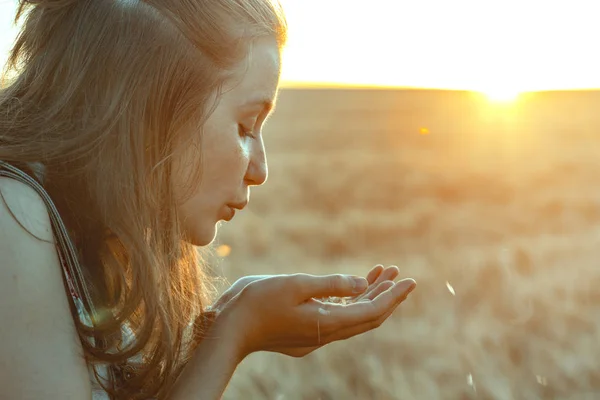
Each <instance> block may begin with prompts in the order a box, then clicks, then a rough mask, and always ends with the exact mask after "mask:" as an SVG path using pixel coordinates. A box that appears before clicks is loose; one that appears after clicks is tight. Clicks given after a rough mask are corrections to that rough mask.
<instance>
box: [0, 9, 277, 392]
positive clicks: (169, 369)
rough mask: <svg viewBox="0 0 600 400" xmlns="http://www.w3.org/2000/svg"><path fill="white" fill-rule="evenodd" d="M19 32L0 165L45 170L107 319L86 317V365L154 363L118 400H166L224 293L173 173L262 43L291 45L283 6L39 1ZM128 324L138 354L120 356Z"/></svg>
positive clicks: (7, 82) (0, 136)
mask: <svg viewBox="0 0 600 400" xmlns="http://www.w3.org/2000/svg"><path fill="white" fill-rule="evenodd" d="M19 21H21V22H22V29H21V31H20V33H19V35H18V37H17V40H16V42H15V44H14V47H13V48H12V50H11V53H10V55H9V59H8V63H7V65H6V68H5V71H4V76H3V80H2V85H1V86H2V87H3V89H2V90H1V91H0V160H3V161H6V162H8V163H12V164H13V165H16V166H20V167H22V168H24V169H26V168H27V166H29V165H32V163H41V164H43V166H44V168H45V173H44V175H45V176H44V180H43V185H44V187H45V189H46V190H47V191H48V193H49V194H50V196H51V198H52V199H53V201H54V203H55V204H56V206H57V209H58V210H59V212H60V214H61V216H62V217H63V219H64V221H65V224H66V226H67V228H68V230H69V234H70V236H71V238H72V240H73V242H74V243H75V244H76V248H77V250H78V252H79V257H80V263H81V266H82V269H83V273H84V276H85V284H86V285H87V286H88V288H89V290H90V292H91V297H92V299H93V303H94V307H95V309H96V310H100V311H99V313H98V315H100V317H99V318H98V319H97V320H96V321H94V326H93V329H90V328H89V327H87V326H86V325H85V324H82V323H81V321H80V320H79V318H77V315H75V314H76V310H75V309H74V308H73V307H72V312H73V314H74V315H73V316H74V320H75V322H76V327H77V330H78V333H79V336H80V338H81V342H82V345H83V350H84V354H85V357H86V360H87V361H88V362H89V363H90V364H92V365H94V364H96V363H108V364H112V365H117V364H120V363H123V362H126V360H127V359H128V358H130V357H132V356H135V355H143V358H142V359H143V363H142V366H141V367H140V368H139V370H138V371H137V373H136V374H135V376H133V377H132V378H131V379H129V380H128V381H127V382H126V384H125V385H117V384H116V383H115V382H114V380H113V382H111V383H110V384H109V385H107V388H106V390H107V391H108V392H109V393H110V395H111V396H112V397H114V398H118V399H138V398H148V397H158V398H163V397H164V396H166V395H167V394H168V392H169V391H170V390H171V388H172V386H173V383H174V382H175V380H176V379H177V377H178V375H179V374H180V372H181V370H182V368H183V366H184V365H185V363H186V361H187V360H189V358H190V356H191V353H192V352H193V350H194V348H195V345H196V344H197V343H198V341H199V340H201V337H202V329H201V328H199V326H200V325H201V324H195V325H194V323H193V321H198V320H201V319H202V318H201V317H202V316H203V315H205V314H207V313H206V312H205V311H206V310H205V305H206V304H207V301H208V300H209V292H210V287H209V285H208V284H207V282H209V281H208V280H207V279H208V276H207V274H206V272H205V271H204V269H203V261H202V257H200V256H199V253H198V249H197V248H195V247H194V246H192V245H191V244H189V243H187V242H186V241H185V240H184V239H185V236H184V232H183V230H182V227H181V226H180V224H179V220H178V215H177V207H176V205H177V201H178V199H176V198H175V195H174V192H173V183H172V181H171V176H172V173H173V163H172V160H173V159H174V158H176V156H177V153H178V152H180V151H183V150H184V149H185V147H186V143H189V142H190V140H192V139H193V137H192V135H191V134H190V132H192V133H193V132H198V129H190V127H192V128H193V127H195V128H198V127H201V126H202V124H203V122H204V121H205V120H206V118H207V117H208V115H209V114H210V112H211V110H212V109H213V107H214V104H215V99H217V98H218V95H219V93H220V90H221V87H222V85H223V83H224V81H225V79H226V78H227V76H228V73H229V72H228V71H231V70H232V69H233V67H235V65H236V64H237V63H238V62H240V61H242V60H244V58H245V56H246V55H247V54H248V52H249V51H250V49H251V46H252V43H253V41H255V40H256V39H258V38H260V37H264V36H272V37H275V38H276V39H277V42H278V44H279V46H280V48H281V47H282V46H283V45H284V42H285V40H286V22H285V18H284V16H283V13H282V11H281V8H280V6H279V4H277V3H274V2H272V1H269V0H210V1H208V0H206V1H203V0H145V1H138V0H110V1H109V0H105V1H99V0H35V1H34V0H32V1H20V2H19V5H18V10H17V16H16V19H15V22H17V23H18V22H19ZM196 134H197V133H196ZM198 163H199V164H198V165H199V166H201V160H198ZM195 170H196V171H198V172H197V175H196V176H194V177H190V179H189V182H190V185H195V184H196V183H197V182H198V181H199V179H200V174H201V169H200V168H195ZM190 188H192V186H190ZM124 323H126V324H127V325H128V326H130V327H131V329H132V330H133V332H134V337H135V340H134V341H133V342H132V343H131V345H129V346H124V347H122V348H121V346H116V347H115V345H116V344H119V343H120V342H119V340H120V336H119V334H120V332H121V329H122V326H123V324H124ZM190 324H191V326H192V327H194V326H195V328H194V329H192V331H193V334H192V335H191V338H192V339H191V340H186V338H188V336H190V335H189V329H188V328H189V327H190ZM91 339H93V340H91ZM121 344H122V343H121Z"/></svg>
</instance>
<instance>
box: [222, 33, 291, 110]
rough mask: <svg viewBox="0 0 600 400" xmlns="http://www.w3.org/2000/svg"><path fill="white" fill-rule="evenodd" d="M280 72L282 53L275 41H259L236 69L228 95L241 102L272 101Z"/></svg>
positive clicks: (230, 81) (227, 91)
mask: <svg viewBox="0 0 600 400" xmlns="http://www.w3.org/2000/svg"><path fill="white" fill-rule="evenodd" d="M280 70H281V62H280V52H279V48H278V47H277V42H276V41H275V39H271V38H263V39H259V40H257V41H256V42H254V44H253V45H252V48H251V49H250V51H249V52H248V55H247V56H246V58H245V59H244V60H243V61H242V62H241V63H239V64H238V66H237V67H236V68H235V69H234V71H233V75H232V77H231V79H229V81H228V82H229V85H226V93H228V94H229V95H230V96H237V97H240V100H247V99H248V98H250V97H252V98H265V99H271V100H272V99H274V97H275V95H276V93H277V86H278V84H279V76H280ZM226 95H227V94H226Z"/></svg>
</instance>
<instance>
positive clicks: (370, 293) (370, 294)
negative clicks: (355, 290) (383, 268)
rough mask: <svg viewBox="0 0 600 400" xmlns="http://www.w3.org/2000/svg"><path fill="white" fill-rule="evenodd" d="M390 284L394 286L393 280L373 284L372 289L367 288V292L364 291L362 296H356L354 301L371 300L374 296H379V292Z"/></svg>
mask: <svg viewBox="0 0 600 400" xmlns="http://www.w3.org/2000/svg"><path fill="white" fill-rule="evenodd" d="M392 286H394V282H393V281H383V282H381V283H380V284H379V285H377V286H375V287H374V288H373V289H371V290H369V291H368V292H367V293H365V294H363V295H362V296H360V297H358V298H357V299H356V301H357V302H358V301H370V300H373V299H374V298H375V297H377V296H379V295H380V294H381V293H383V292H385V291H386V290H388V289H389V288H391V287H392Z"/></svg>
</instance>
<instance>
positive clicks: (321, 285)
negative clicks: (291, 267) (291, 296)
mask: <svg viewBox="0 0 600 400" xmlns="http://www.w3.org/2000/svg"><path fill="white" fill-rule="evenodd" d="M293 276H294V278H295V279H298V282H297V283H298V286H297V288H298V296H299V297H300V300H301V301H305V300H308V299H310V298H313V297H317V298H319V297H328V296H336V297H347V296H356V295H357V294H360V293H362V292H364V291H365V290H367V287H368V286H369V283H368V282H367V280H366V279H365V278H363V277H360V276H354V275H343V274H334V275H322V276H315V275H309V274H296V275H293Z"/></svg>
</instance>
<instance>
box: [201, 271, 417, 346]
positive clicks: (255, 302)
mask: <svg viewBox="0 0 600 400" xmlns="http://www.w3.org/2000/svg"><path fill="white" fill-rule="evenodd" d="M398 273H399V271H398V268H397V267H388V268H385V269H384V268H383V267H382V266H381V265H378V266H375V267H374V268H373V269H372V270H371V271H370V272H369V274H368V275H367V278H366V279H365V278H360V277H353V276H349V275H325V276H315V275H308V274H293V275H274V276H272V275H254V276H248V277H244V278H241V279H239V280H238V281H236V282H235V283H234V284H233V285H232V286H231V287H230V288H229V289H228V290H227V291H226V292H225V293H223V295H222V296H221V297H220V298H219V300H217V302H216V303H215V305H213V307H212V309H213V310H215V311H217V312H221V311H223V310H227V311H229V312H228V314H234V315H235V317H234V318H230V320H232V321H234V322H233V324H234V325H235V326H234V327H230V329H238V330H241V331H242V332H243V334H242V338H243V341H244V344H243V347H244V348H245V351H246V353H247V354H249V353H251V352H254V351H261V350H264V351H274V352H279V353H283V354H287V355H290V356H294V357H302V356H304V355H306V354H309V353H311V352H312V351H314V350H316V349H318V348H319V347H322V346H324V345H326V344H328V343H331V342H333V341H337V340H343V339H347V338H350V337H352V336H356V335H359V334H361V333H364V332H367V331H369V330H372V329H374V328H376V327H378V326H379V325H381V324H382V323H383V322H384V321H385V320H386V319H387V318H388V317H389V316H390V315H391V314H392V312H393V311H394V310H395V308H396V307H397V306H398V305H399V304H400V303H401V302H402V301H403V300H404V299H405V298H406V296H408V293H410V291H412V289H414V286H415V282H414V281H413V280H412V279H404V280H402V281H400V282H397V283H394V282H393V280H394V279H395V278H396V277H397V275H398ZM356 284H358V286H356ZM361 285H362V286H361ZM332 298H338V299H339V298H341V299H344V300H345V301H343V302H342V303H333V302H331V301H328V300H329V299H332Z"/></svg>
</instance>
